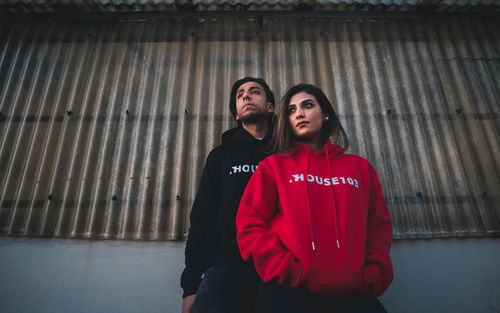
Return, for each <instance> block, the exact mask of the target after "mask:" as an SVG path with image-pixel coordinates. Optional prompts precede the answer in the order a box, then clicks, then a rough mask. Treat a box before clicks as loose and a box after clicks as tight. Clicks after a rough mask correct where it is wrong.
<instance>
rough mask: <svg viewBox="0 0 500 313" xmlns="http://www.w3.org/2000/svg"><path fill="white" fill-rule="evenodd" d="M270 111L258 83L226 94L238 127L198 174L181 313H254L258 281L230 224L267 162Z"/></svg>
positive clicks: (246, 82) (267, 94) (239, 84)
mask: <svg viewBox="0 0 500 313" xmlns="http://www.w3.org/2000/svg"><path fill="white" fill-rule="evenodd" d="M274 105H275V101H274V94H273V92H272V91H271V90H270V88H269V86H268V85H267V83H266V82H265V81H264V80H263V79H260V78H253V77H245V78H243V79H240V80H238V81H236V82H235V83H234V85H233V87H232V89H231V97H230V101H229V109H230V110H231V114H232V115H233V117H234V118H235V119H236V121H237V122H238V126H237V127H236V128H233V129H230V130H228V131H226V132H225V133H224V134H223V135H222V145H220V146H218V147H217V148H215V149H214V150H212V151H211V152H210V154H209V155H208V158H207V160H206V163H205V167H204V169H203V175H202V178H201V183H200V187H199V189H198V193H197V195H196V199H195V201H194V204H193V208H192V210H191V217H190V221H191V227H190V229H189V235H188V240H187V243H186V251H185V257H186V260H185V263H186V268H185V269H184V271H183V272H182V276H181V286H182V288H183V289H184V294H183V298H184V299H183V302H182V312H183V313H210V312H217V313H224V312H228V313H235V312H253V306H254V302H255V292H256V287H257V275H256V273H255V270H254V268H253V265H252V264H248V263H246V262H244V261H243V260H242V258H241V256H240V253H239V250H238V244H237V242H236V224H235V220H236V212H237V210H238V206H239V203H240V199H241V196H242V195H243V191H244V190H245V187H246V185H247V183H248V180H249V179H250V177H251V175H252V173H253V172H254V171H255V169H256V168H257V164H258V163H259V162H260V161H262V160H263V159H264V158H265V157H266V148H267V144H268V143H269V141H270V139H271V138H270V137H271V133H272V127H273V120H274V113H273V112H274ZM202 275H204V276H203V280H202V278H201V276H202Z"/></svg>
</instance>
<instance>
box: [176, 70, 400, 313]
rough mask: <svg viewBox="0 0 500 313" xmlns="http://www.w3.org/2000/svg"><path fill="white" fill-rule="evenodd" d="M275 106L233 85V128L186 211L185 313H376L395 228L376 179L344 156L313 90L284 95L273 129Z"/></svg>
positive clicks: (261, 91) (260, 87) (329, 111)
mask: <svg viewBox="0 0 500 313" xmlns="http://www.w3.org/2000/svg"><path fill="white" fill-rule="evenodd" d="M274 107H275V101H274V94H273V93H272V91H271V89H270V88H269V86H268V85H267V83H266V82H265V81H264V80H263V79H260V78H252V77H246V78H243V79H240V80H238V81H236V82H235V83H234V85H233V87H232V89H231V97H230V102H229V108H230V110H231V113H232V114H233V116H234V117H235V119H236V121H237V122H238V127H236V128H234V129H231V130H229V131H227V132H225V133H224V134H223V135H222V145H221V146H219V147H217V148H215V149H214V150H213V151H212V152H210V154H209V156H208V158H207V161H206V164H205V167H204V170H203V175H202V180H201V183H200V187H199V190H198V193H197V195H196V199H195V201H194V204H193V208H192V211H191V227H190V230H189V235H188V240H187V243H186V252H185V257H186V268H185V269H184V271H183V273H182V277H181V286H182V288H183V289H184V294H183V298H184V300H183V303H182V311H183V313H185V312H186V313H187V312H192V313H211V312H217V313H224V312H228V313H240V312H273V313H276V312H287V313H288V312H385V309H384V307H383V306H382V305H381V304H380V302H379V301H378V299H377V298H376V297H377V296H380V295H381V294H382V293H383V292H384V291H385V290H386V289H387V287H388V286H389V284H390V283H391V281H392V279H393V270H392V263H391V259H390V257H389V249H390V246H391V235H392V225H391V219H390V216H389V213H388V210H387V207H386V205H385V202H384V198H383V195H382V189H381V186H380V182H379V180H378V177H377V174H376V172H375V170H374V168H373V167H372V166H371V165H370V163H369V162H368V161H366V160H365V159H363V158H361V157H359V156H355V155H351V154H345V153H344V151H345V150H346V149H347V146H348V141H347V137H346V134H345V132H344V129H343V128H342V125H341V124H340V121H339V119H338V116H337V115H336V114H335V111H334V110H333V107H332V105H331V103H330V101H329V100H328V99H327V97H326V96H325V94H324V93H323V92H322V91H321V89H319V88H318V87H316V86H313V85H307V84H300V85H296V86H293V87H292V88H290V89H289V90H288V91H287V92H286V94H285V95H284V96H283V98H282V99H281V109H280V112H279V116H278V119H277V121H275V119H276V118H275V116H274V113H273V112H274ZM329 137H334V138H337V139H339V138H340V139H342V144H343V148H342V147H340V146H337V145H334V144H332V143H330V140H329ZM269 151H272V152H273V153H274V154H272V155H269ZM257 165H258V167H257ZM202 276H203V278H202Z"/></svg>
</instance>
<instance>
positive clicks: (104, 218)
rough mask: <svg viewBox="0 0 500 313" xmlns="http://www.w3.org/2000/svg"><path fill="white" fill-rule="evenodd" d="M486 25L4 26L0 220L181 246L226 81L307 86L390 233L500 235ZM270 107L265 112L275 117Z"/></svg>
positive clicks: (31, 229)
mask: <svg viewBox="0 0 500 313" xmlns="http://www.w3.org/2000/svg"><path fill="white" fill-rule="evenodd" d="M499 26H500V25H499V22H498V21H496V20H493V19H487V18H486V19H481V20H480V19H475V18H462V19H456V18H439V19H432V18H427V19H424V20H377V21H368V20H361V21H359V20H356V21H354V20H316V21H312V20H305V19H304V20H300V23H299V22H298V21H297V20H286V19H265V20H264V21H263V22H262V23H260V22H259V21H257V22H255V21H250V20H243V19H241V20H222V19H219V20H210V21H208V20H207V21H205V22H199V21H196V22H195V21H188V20H179V21H135V22H111V21H99V22H96V21H93V22H86V21H81V22H62V21H38V22H29V23H12V24H1V25H0V34H2V36H1V37H0V197H1V198H0V232H1V233H2V234H5V235H17V236H50V237H52V236H55V237H76V238H102V239H141V240H179V239H183V238H185V236H186V233H187V232H188V230H189V210H190V208H191V205H192V203H193V201H194V198H195V196H196V191H197V189H198V184H199V180H200V176H201V172H202V169H203V165H204V162H205V159H206V157H207V155H208V153H209V151H210V150H211V149H213V148H214V147H215V146H217V145H218V144H220V142H221V134H222V133H223V132H224V131H225V130H227V129H229V128H231V127H234V126H235V125H236V123H235V122H234V120H233V118H232V116H231V114H230V112H229V108H228V103H229V91H230V88H231V86H232V84H233V82H234V81H236V80H237V79H239V78H242V77H244V76H257V77H264V78H265V79H266V80H267V81H268V83H269V85H270V86H271V87H272V89H273V90H274V92H275V96H276V101H277V102H279V99H280V97H281V95H282V94H283V93H284V92H285V91H286V90H287V89H288V88H289V87H291V86H292V85H294V84H297V83H302V82H305V83H312V84H316V85H318V86H320V87H321V88H322V89H323V90H324V91H325V93H326V94H327V96H328V97H329V98H330V100H331V102H332V104H333V105H334V106H335V108H336V110H337V113H338V115H339V118H340V120H341V122H342V124H343V126H344V128H345V130H346V133H347V135H348V138H349V144H350V145H349V146H350V147H349V150H348V152H349V153H353V154H358V155H361V156H362V157H365V158H366V159H368V160H369V161H370V162H371V163H372V164H373V165H374V167H375V168H376V169H377V172H378V174H379V177H380V180H381V183H382V186H383V190H384V195H385V198H386V200H387V204H388V206H389V209H390V212H391V215H392V217H393V223H394V238H435V237H460V236H491V235H495V236H496V235H499V234H500V205H499V203H500V201H499V200H500V194H499V188H498V186H500V163H499V161H498V158H497V157H496V156H497V155H499V153H500V131H499V123H498V120H499V116H500V109H499V107H498V103H499V102H500V87H499V86H500V57H499V55H500V34H499V33H498V32H496V31H495V30H496V29H498V28H499ZM279 109H280V108H279V106H278V107H277V108H276V110H277V111H278V110H279Z"/></svg>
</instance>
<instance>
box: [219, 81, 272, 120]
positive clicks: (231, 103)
mask: <svg viewBox="0 0 500 313" xmlns="http://www.w3.org/2000/svg"><path fill="white" fill-rule="evenodd" d="M247 82H256V83H259V84H260V85H261V86H262V87H263V88H264V91H265V93H266V100H267V102H271V103H272V104H273V108H274V106H275V102H274V93H273V92H272V91H271V88H269V86H268V85H267V83H266V81H265V80H263V79H262V78H255V77H249V76H247V77H245V78H242V79H240V80H237V81H236V82H235V83H234V84H233V88H231V98H230V99H229V110H231V114H232V115H233V117H234V118H235V119H236V92H237V91H238V88H240V86H241V85H243V84H244V83H247Z"/></svg>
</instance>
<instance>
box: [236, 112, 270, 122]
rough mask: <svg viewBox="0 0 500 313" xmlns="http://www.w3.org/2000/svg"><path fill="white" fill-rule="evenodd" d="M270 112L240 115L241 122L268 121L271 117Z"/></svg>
mask: <svg viewBox="0 0 500 313" xmlns="http://www.w3.org/2000/svg"><path fill="white" fill-rule="evenodd" d="M270 114H271V113H269V112H252V113H251V114H248V115H246V116H244V117H240V122H241V123H243V124H255V123H261V122H264V121H266V120H267V119H268V118H269V115H270Z"/></svg>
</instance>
